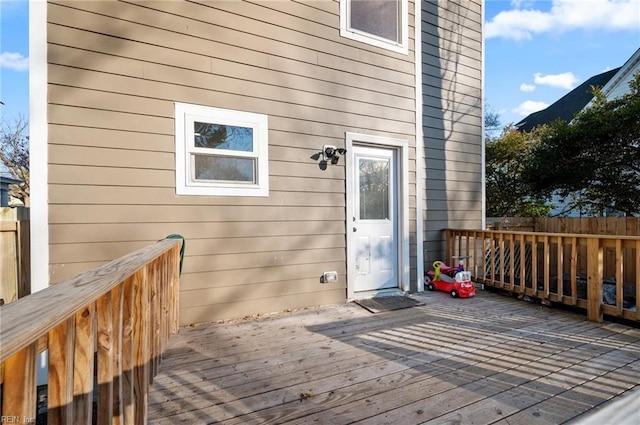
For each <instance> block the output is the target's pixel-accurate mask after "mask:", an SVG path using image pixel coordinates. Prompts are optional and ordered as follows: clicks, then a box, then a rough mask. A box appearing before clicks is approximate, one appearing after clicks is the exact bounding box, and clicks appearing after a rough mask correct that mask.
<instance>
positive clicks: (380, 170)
mask: <svg viewBox="0 0 640 425" xmlns="http://www.w3.org/2000/svg"><path fill="white" fill-rule="evenodd" d="M388 218H389V161H388V160H384V159H360V220H385V219H388Z"/></svg>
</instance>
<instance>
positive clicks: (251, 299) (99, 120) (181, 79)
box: [47, 1, 473, 324]
mask: <svg viewBox="0 0 640 425" xmlns="http://www.w3.org/2000/svg"><path fill="white" fill-rule="evenodd" d="M409 9H410V12H412V11H413V5H411V4H410V7H409ZM409 23H410V25H411V26H412V24H413V16H409ZM47 31H48V62H49V64H48V72H49V86H48V90H49V93H48V99H49V128H48V131H49V173H48V174H49V214H50V216H49V222H50V223H49V224H50V226H49V229H50V263H51V264H50V275H51V281H52V282H54V283H55V282H59V281H61V280H64V279H66V278H69V277H71V276H73V275H75V274H77V273H79V272H83V271H86V270H88V269H90V268H92V267H94V266H97V265H99V264H102V263H104V262H105V261H108V260H111V259H113V258H116V257H118V256H121V255H123V254H125V253H127V252H130V251H131V250H133V249H136V248H138V247H140V246H144V245H146V244H149V243H150V242H153V241H155V240H158V239H160V238H163V237H165V236H166V235H168V234H172V233H179V234H182V235H183V236H185V238H186V240H187V243H186V253H187V256H186V258H185V263H184V270H183V273H184V274H183V276H182V280H181V311H180V316H181V322H182V323H183V324H186V323H193V322H200V321H209V320H217V319H222V318H229V317H242V316H244V315H248V314H257V313H265V312H271V311H278V310H283V309H287V308H297V307H305V306H310V305H318V304H328V303H340V302H344V301H345V298H346V274H345V273H346V254H345V193H344V191H345V175H344V163H342V162H341V163H340V164H338V165H336V166H329V167H328V168H327V169H326V170H322V169H320V167H319V166H318V162H317V161H315V160H313V159H311V156H312V155H314V154H315V153H317V152H318V151H319V150H320V149H321V148H322V146H323V145H324V144H335V145H338V146H342V145H344V135H345V132H347V131H350V132H359V133H366V134H372V135H379V136H390V137H397V138H403V139H406V140H409V143H410V156H411V160H412V161H415V154H416V153H415V140H414V139H415V124H414V120H415V113H414V102H415V100H414V93H415V87H414V63H413V57H414V56H413V44H412V43H413V42H412V40H413V27H411V29H410V34H409V35H410V52H409V55H402V54H396V53H392V52H388V51H385V50H382V49H378V48H375V47H372V46H368V45H366V44H363V43H358V42H355V41H351V40H346V39H343V38H341V37H340V36H339V2H336V1H313V2H284V1H271V2H255V3H250V2H235V1H234V2H230V1H220V2H202V3H198V2H189V3H187V2H182V1H171V2H168V1H158V2H152V1H145V2H141V3H139V4H131V3H124V2H114V1H69V2H59V1H50V2H49V3H48V28H47ZM436 45H437V44H436ZM471 78H472V77H471ZM463 83H464V84H473V81H461V82H460V84H463ZM174 102H184V103H193V104H200V105H207V106H213V107H219V108H228V109H237V110H242V111H248V112H255V113H261V114H266V115H268V116H269V175H270V176H269V179H270V182H269V183H270V194H269V197H267V198H236V197H202V196H176V195H175V164H174V117H173V114H174ZM460 112H462V111H456V113H460ZM465 125H468V126H470V127H473V120H471V122H470V123H468V124H465ZM442 127H443V128H442V130H447V129H448V127H447V126H446V125H445V124H443V125H442ZM460 143H462V144H465V143H468V142H467V141H466V139H465V138H464V137H460ZM471 145H473V143H471ZM433 149H435V150H437V147H436V146H434V147H433ZM429 152H431V151H429ZM463 162H464V161H463ZM448 166H451V165H448ZM441 168H442V167H441ZM451 172H455V171H454V170H451ZM458 172H459V173H467V172H468V171H466V170H465V169H464V167H463V166H462V165H461V167H460V169H459V171H458ZM460 178H462V179H469V178H471V177H470V176H466V174H465V175H463V176H462V177H460ZM409 180H410V181H409V186H410V188H409V191H410V193H411V194H412V195H411V201H410V205H411V210H410V212H409V214H410V217H412V222H411V223H410V228H411V229H412V232H415V227H416V226H415V208H416V205H415V199H416V198H415V163H412V167H411V170H410V177H409ZM442 201H446V199H445V200H442ZM428 202H431V199H429V200H428ZM441 208H445V207H444V206H442V207H441ZM414 239H415V235H414V234H412V240H414ZM411 264H412V270H413V273H412V279H413V278H414V275H415V252H412V258H411ZM326 270H337V271H338V273H339V280H338V282H336V283H331V284H325V285H321V284H320V282H319V277H320V275H321V274H322V272H323V271H326Z"/></svg>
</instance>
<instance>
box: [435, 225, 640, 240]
mask: <svg viewBox="0 0 640 425" xmlns="http://www.w3.org/2000/svg"><path fill="white" fill-rule="evenodd" d="M444 230H445V231H451V232H469V233H473V232H475V233H489V234H513V235H526V236H530V235H535V236H551V237H556V238H557V237H558V236H561V237H563V238H578V239H581V238H582V239H594V238H595V239H622V240H633V241H636V240H640V236H623V235H596V234H588V233H553V232H523V231H519V230H518V231H516V230H481V229H451V228H448V229H444Z"/></svg>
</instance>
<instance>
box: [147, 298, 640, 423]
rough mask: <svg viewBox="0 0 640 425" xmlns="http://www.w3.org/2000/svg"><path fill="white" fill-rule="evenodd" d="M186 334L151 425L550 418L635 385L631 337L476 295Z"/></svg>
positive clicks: (615, 328) (174, 352)
mask: <svg viewBox="0 0 640 425" xmlns="http://www.w3.org/2000/svg"><path fill="white" fill-rule="evenodd" d="M414 297H415V298H419V299H420V300H423V301H424V302H425V303H426V305H425V306H421V307H414V308H410V309H405V310H396V311H392V312H387V313H379V314H371V313H369V312H368V311H366V310H364V309H363V308H361V307H359V306H357V305H354V304H347V305H339V306H327V307H320V308H313V309H305V310H301V311H297V312H292V313H280V314H275V315H269V316H265V317H261V318H257V319H253V320H239V321H230V322H225V323H220V324H210V325H201V326H198V327H193V328H184V329H182V330H181V331H180V334H179V335H177V336H174V337H173V338H172V340H171V343H170V347H169V349H168V351H167V354H166V355H165V359H164V360H163V362H162V365H161V367H160V371H159V373H158V375H157V377H156V380H155V383H154V386H153V389H152V391H151V393H150V396H149V423H153V424H165V423H166V424H175V423H180V422H183V423H225V424H252V423H261V424H262V423H287V424H293V423H296V424H297V423H335V424H348V423H363V424H384V423H393V424H394V425H399V424H417V423H456V424H458V423H471V422H473V423H474V424H490V423H499V424H507V423H509V424H511V425H513V424H559V423H564V422H567V421H571V420H572V419H574V418H577V417H580V415H583V414H585V413H586V412H589V413H591V412H593V411H595V410H597V409H599V408H601V407H602V406H604V405H606V403H607V402H609V401H610V400H612V399H614V398H616V397H618V396H620V395H623V394H625V393H628V392H629V391H630V390H632V389H633V388H638V387H640V385H639V384H638V383H639V382H640V330H639V329H633V328H630V327H627V326H623V325H619V324H612V323H602V324H598V323H594V322H588V321H587V320H586V318H585V317H583V316H581V315H579V314H575V313H570V312H566V311H562V310H556V309H551V308H547V307H541V306H539V305H533V304H527V303H523V302H518V301H516V300H514V299H512V298H507V297H503V296H500V295H496V294H490V293H486V292H479V294H478V296H477V297H476V298H473V299H452V298H450V297H449V296H448V295H447V294H445V293H441V292H435V293H425V294H421V295H415V296H414Z"/></svg>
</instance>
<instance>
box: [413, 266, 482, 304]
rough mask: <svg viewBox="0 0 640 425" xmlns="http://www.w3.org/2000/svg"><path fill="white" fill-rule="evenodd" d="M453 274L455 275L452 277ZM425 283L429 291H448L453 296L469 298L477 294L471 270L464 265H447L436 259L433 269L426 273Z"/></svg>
mask: <svg viewBox="0 0 640 425" xmlns="http://www.w3.org/2000/svg"><path fill="white" fill-rule="evenodd" d="M454 273H455V274H454ZM451 274H454V276H453V277H451ZM425 285H426V287H427V289H428V290H429V291H444V292H448V293H450V294H451V296H452V297H453V298H458V297H460V298H469V297H473V296H475V295H476V287H475V285H474V284H473V282H472V281H471V272H469V271H464V267H463V266H458V267H450V266H447V265H446V264H445V263H443V262H442V261H435V262H434V263H433V270H429V271H428V272H427V273H426V274H425Z"/></svg>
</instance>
